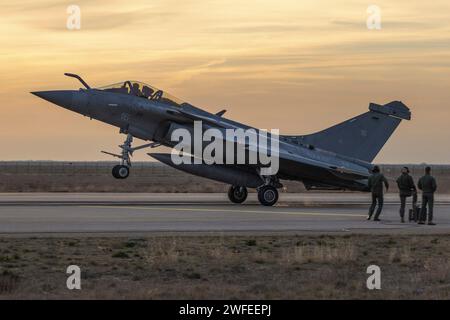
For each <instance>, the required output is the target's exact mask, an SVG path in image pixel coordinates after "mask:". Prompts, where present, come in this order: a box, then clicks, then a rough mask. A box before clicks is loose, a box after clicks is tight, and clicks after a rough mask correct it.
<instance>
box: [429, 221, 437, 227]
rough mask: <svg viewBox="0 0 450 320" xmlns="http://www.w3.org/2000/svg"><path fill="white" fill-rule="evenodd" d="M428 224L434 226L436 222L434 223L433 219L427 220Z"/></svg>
mask: <svg viewBox="0 0 450 320" xmlns="http://www.w3.org/2000/svg"><path fill="white" fill-rule="evenodd" d="M428 225H429V226H435V225H436V223H434V222H433V221H428Z"/></svg>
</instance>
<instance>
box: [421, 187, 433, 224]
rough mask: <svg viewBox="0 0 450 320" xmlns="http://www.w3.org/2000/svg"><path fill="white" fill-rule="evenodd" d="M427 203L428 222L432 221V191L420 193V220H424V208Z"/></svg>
mask: <svg viewBox="0 0 450 320" xmlns="http://www.w3.org/2000/svg"><path fill="white" fill-rule="evenodd" d="M427 205H428V222H431V221H433V206H434V193H422V212H421V214H420V216H421V217H423V218H422V219H424V220H422V221H423V222H425V220H426V215H425V209H426V207H427Z"/></svg>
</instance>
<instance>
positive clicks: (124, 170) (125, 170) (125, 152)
mask: <svg viewBox="0 0 450 320" xmlns="http://www.w3.org/2000/svg"><path fill="white" fill-rule="evenodd" d="M132 143H133V136H132V135H131V134H127V138H126V139H125V141H124V143H123V144H122V145H119V148H121V149H122V152H121V154H116V153H111V152H108V151H102V153H104V154H108V155H110V156H113V157H116V158H119V159H120V164H118V165H116V166H114V167H113V169H112V175H113V177H114V178H116V179H126V178H128V176H129V175H130V168H131V157H132V156H133V152H134V151H136V150H139V149H144V148H148V147H152V148H153V147H156V146H158V145H159V144H157V143H154V142H152V143H148V144H144V145H142V146H139V147H135V148H133V147H132V146H131V145H132Z"/></svg>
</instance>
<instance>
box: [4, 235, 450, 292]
mask: <svg viewBox="0 0 450 320" xmlns="http://www.w3.org/2000/svg"><path fill="white" fill-rule="evenodd" d="M449 248H450V237H449V235H378V236H375V235H370V234H360V235H270V236H260V235H256V236H250V235H249V236H237V235H236V236H234V235H226V234H225V235H217V236H207V235H171V236H157V235H153V236H145V237H132V236H130V237H128V238H127V237H106V236H104V237H73V238H70V237H61V238H55V237H48V238H43V237H29V238H24V237H2V238H0V298H1V299H78V298H83V299H449V298H450V250H449ZM373 264H375V265H378V266H379V267H380V268H381V290H368V289H367V287H366V280H367V277H368V276H369V275H368V274H367V273H366V271H367V267H368V266H369V265H373ZM69 265H78V266H79V267H80V268H81V290H68V289H67V287H66V280H67V277H68V276H69V275H68V274H66V269H67V267H68V266H69Z"/></svg>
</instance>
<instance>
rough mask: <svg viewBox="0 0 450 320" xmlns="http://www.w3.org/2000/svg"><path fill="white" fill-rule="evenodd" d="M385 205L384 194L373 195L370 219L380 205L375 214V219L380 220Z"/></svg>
mask: <svg viewBox="0 0 450 320" xmlns="http://www.w3.org/2000/svg"><path fill="white" fill-rule="evenodd" d="M383 203H384V197H383V194H382V193H381V194H380V193H372V204H371V205H370V208H369V217H372V215H373V212H374V210H375V207H376V206H377V204H378V208H377V212H376V213H375V219H378V217H379V216H380V214H381V210H383Z"/></svg>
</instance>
